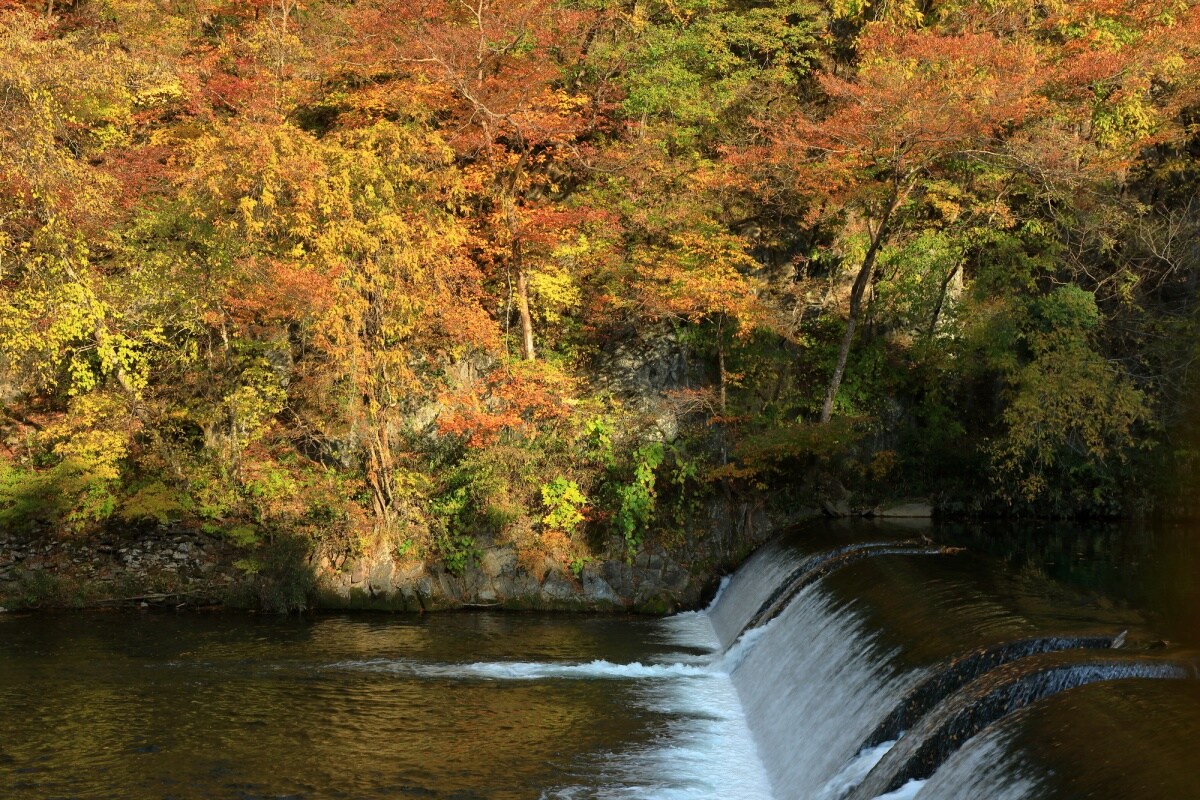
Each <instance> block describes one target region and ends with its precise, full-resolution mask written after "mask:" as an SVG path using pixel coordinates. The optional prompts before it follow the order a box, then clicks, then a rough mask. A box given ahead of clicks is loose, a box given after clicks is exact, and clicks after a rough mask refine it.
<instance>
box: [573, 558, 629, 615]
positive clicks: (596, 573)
mask: <svg viewBox="0 0 1200 800" xmlns="http://www.w3.org/2000/svg"><path fill="white" fill-rule="evenodd" d="M579 577H580V580H581V581H582V582H583V599H584V600H586V601H587V602H588V603H592V604H594V605H601V606H604V605H612V606H619V605H622V602H621V596H620V595H618V594H617V593H616V592H615V591H614V590H613V588H612V587H611V586H609V585H608V581H606V580H604V578H602V577H600V570H598V569H597V568H596V567H594V566H593V565H591V564H589V565H587V566H586V567H584V569H583V572H582V573H580V576H579Z"/></svg>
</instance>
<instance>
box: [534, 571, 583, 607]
mask: <svg viewBox="0 0 1200 800" xmlns="http://www.w3.org/2000/svg"><path fill="white" fill-rule="evenodd" d="M542 596H543V597H545V598H546V599H548V600H552V601H555V600H556V601H564V600H573V599H576V597H577V595H576V592H575V586H574V585H573V584H572V583H571V582H570V581H569V580H567V579H566V577H565V576H563V575H562V574H561V573H559V572H551V573H550V574H549V575H547V576H546V580H545V581H544V582H543V583H542Z"/></svg>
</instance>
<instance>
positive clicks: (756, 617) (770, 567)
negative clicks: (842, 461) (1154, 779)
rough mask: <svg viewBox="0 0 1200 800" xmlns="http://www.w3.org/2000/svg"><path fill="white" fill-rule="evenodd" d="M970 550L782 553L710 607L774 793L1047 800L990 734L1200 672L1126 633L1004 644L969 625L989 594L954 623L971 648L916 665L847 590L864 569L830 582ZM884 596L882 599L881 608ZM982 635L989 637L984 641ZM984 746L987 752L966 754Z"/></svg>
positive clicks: (762, 560) (776, 551) (847, 547)
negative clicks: (1000, 753)
mask: <svg viewBox="0 0 1200 800" xmlns="http://www.w3.org/2000/svg"><path fill="white" fill-rule="evenodd" d="M954 552H958V549H957V548H946V547H939V546H936V545H932V544H930V543H928V542H927V541H903V542H874V541H872V542H858V543H852V544H844V545H839V546H836V547H833V548H828V549H825V550H822V551H820V552H816V553H807V554H797V553H796V552H795V549H789V548H787V547H784V546H768V547H767V548H764V549H763V550H761V551H760V552H759V553H757V554H756V555H755V556H754V557H752V558H751V559H750V560H748V561H747V563H746V564H745V565H743V567H742V568H741V569H740V570H738V572H737V573H735V574H734V575H733V576H732V577H731V578H730V579H729V580H728V581H727V583H726V584H725V585H724V588H723V591H722V592H721V594H720V595H719V596H718V598H716V600H714V602H713V603H712V604H711V605H710V607H709V608H708V609H707V610H706V612H701V613H702V614H704V615H705V616H707V619H708V621H709V623H711V626H712V628H713V631H714V633H715V640H716V641H719V642H720V646H724V648H725V649H724V651H723V652H722V651H717V652H716V653H715V654H714V657H713V660H712V662H711V667H712V668H714V669H717V670H719V671H721V672H723V673H726V674H728V675H729V676H730V678H731V680H732V684H733V686H734V688H735V689H736V692H737V696H738V697H739V698H740V701H741V706H742V708H743V711H744V715H745V719H746V723H747V725H748V728H749V730H750V732H751V733H752V735H753V739H754V741H755V743H756V745H757V755H758V759H759V761H760V762H761V765H762V768H763V769H764V770H765V772H766V775H767V776H768V778H769V780H770V784H771V791H772V795H773V798H774V800H843V799H844V800H874V799H875V798H880V800H884V799H885V798H886V800H905V799H906V798H914V797H917V796H918V794H919V795H920V798H921V800H941V798H947V799H948V798H950V797H960V798H970V797H988V798H989V799H990V800H1026V799H1027V798H1032V797H1033V795H1032V794H1031V792H1032V790H1033V788H1034V784H1033V783H1032V782H1031V781H1030V780H1027V779H1026V778H1024V777H1020V776H1019V775H1016V774H1015V773H1013V772H1012V770H1009V772H1006V773H1004V774H1000V772H999V771H998V769H999V768H997V769H990V768H985V766H984V764H985V762H986V761H987V759H989V758H990V757H991V756H992V755H993V754H994V753H995V752H997V750H999V749H1002V748H1003V744H1004V742H1003V741H1002V740H1001V739H1000V738H998V737H996V736H994V735H990V733H989V735H985V736H978V737H977V736H976V734H979V733H980V732H982V731H985V730H986V731H989V732H990V731H991V728H989V726H990V725H991V724H992V723H993V722H995V721H996V720H998V719H1000V718H1002V717H1004V716H1005V715H1007V714H1009V713H1011V712H1013V711H1015V710H1017V709H1020V708H1022V707H1024V706H1026V705H1028V704H1029V703H1033V702H1036V701H1037V700H1038V699H1040V698H1043V697H1047V696H1049V695H1051V694H1054V693H1057V692H1061V691H1064V690H1066V689H1069V688H1071V687H1074V686H1081V685H1083V684H1086V683H1091V682H1095V681H1111V680H1120V679H1125V678H1187V677H1195V676H1196V674H1197V673H1196V667H1195V666H1194V665H1193V664H1191V663H1190V662H1186V661H1181V660H1178V659H1174V660H1173V659H1171V658H1152V657H1149V656H1147V655H1145V654H1138V653H1126V652H1124V651H1119V650H1117V649H1116V648H1120V647H1121V646H1122V645H1123V644H1124V642H1125V637H1126V634H1125V632H1120V633H1117V632H1114V633H1112V634H1110V635H1103V636H1097V635H1087V636H1072V635H1065V634H1055V635H1041V636H1036V635H1035V636H1029V635H1026V636H1024V637H1023V638H1018V639H1013V640H1009V641H1001V642H994V639H995V638H996V637H997V634H1001V635H1002V634H1003V628H998V627H997V626H996V625H995V624H994V622H993V621H992V620H991V619H989V620H988V624H987V625H985V626H982V627H980V629H979V630H978V631H977V632H976V631H974V630H971V629H969V626H970V625H971V624H977V623H974V620H975V619H977V617H975V616H972V613H971V612H972V611H973V610H974V608H977V606H971V605H970V603H972V602H975V603H978V602H980V601H979V599H978V596H977V595H965V594H964V598H966V599H964V600H963V602H964V603H967V604H968V605H967V606H965V607H964V609H963V610H962V614H961V617H955V618H954V619H947V620H946V621H945V622H944V624H946V625H953V624H955V621H956V620H958V621H960V623H961V620H967V621H969V622H968V626H965V627H964V629H962V630H958V629H956V636H955V637H953V640H954V641H958V640H960V639H961V640H962V641H964V642H966V643H967V644H966V645H965V647H964V649H962V650H961V651H959V652H957V653H955V654H953V655H951V656H949V657H944V658H942V660H940V661H939V660H931V662H930V663H920V661H918V662H916V663H914V662H913V661H912V659H911V658H905V657H903V656H902V648H903V647H904V646H903V645H902V644H895V643H894V642H896V639H895V638H890V639H889V637H888V636H884V635H882V633H883V632H882V630H881V626H880V624H879V620H878V619H876V617H877V616H878V615H875V616H872V614H871V613H869V612H870V610H871V609H870V608H868V607H867V606H866V605H865V604H864V603H863V602H862V601H860V600H858V599H856V598H855V597H853V596H849V597H847V596H846V591H845V587H846V586H847V585H850V586H854V585H857V584H855V583H854V580H860V579H861V576H859V577H856V578H854V579H853V580H850V581H849V583H847V582H845V581H840V580H839V581H838V582H837V583H836V584H834V585H836V586H837V587H840V588H839V589H837V590H836V591H835V589H834V585H831V584H830V583H829V581H830V580H832V577H831V576H832V575H833V573H834V572H836V571H838V570H842V569H843V568H846V567H849V566H851V565H853V564H858V563H860V562H862V561H864V560H866V559H873V558H876V557H885V556H886V557H892V558H901V559H904V558H907V557H910V556H916V555H939V554H948V553H954ZM875 563H880V562H875ZM867 574H873V573H867ZM884 574H886V573H884ZM882 596H883V595H880V594H879V593H876V598H877V599H876V603H877V604H878V602H879V599H878V598H879V597H882ZM917 600H919V596H917V597H912V598H909V597H905V596H902V595H900V596H897V598H896V602H898V603H908V602H914V601H917ZM945 604H946V598H945V596H943V595H939V596H938V597H937V600H936V603H935V606H931V608H934V607H936V609H937V610H938V611H939V612H941V611H944V609H945ZM1006 613H1010V615H1012V617H1013V620H1014V621H1013V622H1012V623H1011V625H1009V629H1011V630H1021V629H1023V628H1024V629H1027V628H1028V627H1029V626H1030V625H1031V624H1033V623H1031V622H1030V621H1029V620H1027V619H1024V618H1022V617H1020V616H1019V614H1017V612H1015V611H1014V612H1006ZM922 619H923V618H922ZM931 619H938V617H937V616H936V615H935V616H934V617H931ZM884 621H886V615H885V618H884ZM939 621H940V620H939ZM694 623H695V620H693V621H692V624H694ZM883 627H886V626H883ZM972 636H978V637H979V639H982V640H983V642H985V643H984V644H976V645H974V646H971V645H970V641H971V638H972ZM989 638H990V639H992V640H993V642H991V643H987V642H988V639H989ZM889 641H891V642H893V644H888V642H889ZM900 641H901V642H902V641H903V637H901V639H900ZM939 641H940V640H939ZM925 652H928V650H926V651H925ZM973 737H974V739H973ZM968 741H970V742H971V746H970V747H969V748H966V749H964V750H962V751H961V752H958V751H959V748H960V747H961V746H962V745H963V744H964V742H968ZM948 759H949V761H948ZM944 763H945V764H946V765H947V766H946V768H945V769H943V770H941V771H939V767H941V766H942V765H943V764H944ZM947 770H949V771H947ZM935 773H936V774H935ZM985 787H987V790H986V791H984V789H985Z"/></svg>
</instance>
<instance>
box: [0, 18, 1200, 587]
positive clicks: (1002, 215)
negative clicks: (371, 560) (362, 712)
mask: <svg viewBox="0 0 1200 800" xmlns="http://www.w3.org/2000/svg"><path fill="white" fill-rule="evenodd" d="M1198 125H1200V4H1198V3H1196V2H1195V1H1194V0H1178V1H1177V0H1081V1H1079V2H1066V1H1065V0H1051V1H1050V2H1046V1H1045V0H1041V1H1039V2H1033V1H1032V0H944V1H942V0H925V1H923V2H921V1H918V0H874V1H872V0H832V2H808V1H807V0H329V1H326V0H307V1H306V2H300V0H220V1H217V0H76V2H65V1H64V0H38V2H36V3H33V2H30V3H25V2H19V1H17V0H0V403H2V404H3V406H2V407H3V410H4V415H3V418H2V420H0V426H2V433H3V441H2V444H0V524H2V525H4V526H6V527H10V528H13V529H24V530H30V531H38V530H52V531H55V532H58V533H63V534H74V535H82V536H86V535H88V533H89V532H90V531H95V530H97V529H99V528H102V527H105V526H113V525H117V526H127V525H147V524H149V525H153V524H160V525H176V524H178V525H188V526H196V527H201V528H203V529H204V530H206V531H212V532H214V533H223V534H225V535H230V536H233V537H235V539H237V540H238V541H240V542H243V543H245V544H246V545H247V546H252V545H253V543H254V542H255V541H257V540H258V539H260V538H262V537H264V536H267V535H269V534H270V532H272V531H278V530H287V531H289V532H293V533H299V534H301V535H303V536H305V537H309V538H310V539H311V540H312V541H313V542H316V543H324V544H325V545H328V546H331V547H335V548H344V549H348V550H353V549H354V548H361V547H363V546H364V542H366V541H368V540H370V539H372V538H373V537H387V538H388V539H389V540H390V541H392V542H394V543H395V547H396V549H397V552H398V553H401V554H405V555H411V556H413V557H417V558H427V559H440V560H441V561H442V562H443V563H445V564H446V565H447V566H448V567H449V568H450V569H452V570H455V569H462V567H463V565H464V564H466V563H467V562H468V561H469V560H470V559H471V558H473V557H474V555H475V554H476V553H477V546H478V542H479V541H480V540H481V537H491V538H493V539H503V540H505V541H509V542H512V543H514V544H516V545H517V546H518V547H519V548H520V549H521V551H522V552H527V553H531V554H542V553H546V554H550V555H551V556H552V557H554V558H557V559H561V560H563V562H564V563H569V564H571V565H573V566H575V567H576V568H578V565H580V564H582V563H585V562H586V560H588V559H589V558H591V557H593V555H595V554H597V553H599V552H600V551H601V550H603V548H605V547H607V546H609V545H608V544H606V542H609V540H610V539H612V540H613V541H615V542H617V544H618V545H619V546H620V547H623V548H627V549H628V551H629V552H633V551H634V550H636V549H637V548H638V547H639V546H640V545H641V544H642V542H643V539H644V538H645V537H647V536H656V537H660V538H661V539H662V541H663V542H665V543H666V544H668V545H669V544H670V543H671V542H677V541H679V537H681V536H685V535H686V534H687V532H688V531H689V530H690V529H691V527H692V526H696V525H703V524H705V519H706V512H705V511H704V509H705V508H706V504H708V503H710V502H712V501H713V500H714V498H726V499H727V500H728V499H729V498H747V497H753V496H770V497H771V498H772V502H776V503H780V504H803V503H809V504H812V503H814V502H816V501H817V500H818V499H820V497H821V496H822V495H823V493H827V492H829V491H830V488H829V487H830V486H839V487H847V488H849V489H850V490H851V491H853V492H854V493H855V496H856V497H857V498H859V499H860V500H861V501H862V502H864V503H869V502H873V501H874V500H878V499H879V498H881V497H883V496H885V495H892V496H896V495H908V496H918V495H919V496H927V497H931V498H934V499H935V501H936V502H937V504H938V505H939V506H940V507H942V508H943V509H945V510H947V511H950V512H957V513H1004V514H1014V513H1020V514H1042V515H1074V514H1117V513H1134V512H1137V511H1146V510H1150V509H1153V508H1156V507H1158V508H1161V507H1162V506H1163V505H1164V504H1170V503H1172V502H1175V499H1176V498H1177V497H1178V496H1179V494H1180V493H1181V492H1182V491H1183V489H1184V486H1183V484H1181V482H1180V476H1186V475H1189V474H1194V473H1195V470H1196V468H1197V466H1200V439H1198V438H1197V437H1198V436H1200V427H1198V426H1200V406H1198V404H1197V402H1196V401H1195V399H1194V398H1195V397H1196V396H1197V389H1198V388H1200V387H1198V386H1197V383H1196V381H1197V376H1196V375H1195V372H1194V370H1193V365H1194V362H1195V361H1196V359H1197V356H1198V355H1200V338H1198V336H1197V333H1198V331H1197V323H1198V322H1200V318H1198V317H1197V305H1196V304H1197V292H1198V290H1200V285H1198V281H1200V200H1197V197H1196V195H1197V187H1198V186H1200V166H1198V165H1200V162H1198V161H1197V158H1198V156H1200V127H1198ZM239 537H240V538H239Z"/></svg>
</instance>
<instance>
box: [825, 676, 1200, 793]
mask: <svg viewBox="0 0 1200 800" xmlns="http://www.w3.org/2000/svg"><path fill="white" fill-rule="evenodd" d="M1195 676H1196V668H1195V666H1193V665H1191V664H1187V663H1184V662H1175V661H1170V660H1159V659H1151V658H1147V657H1144V656H1136V655H1133V656H1129V657H1122V658H1118V657H1116V656H1115V655H1114V656H1105V657H1104V658H1103V659H1099V658H1095V657H1092V656H1089V655H1087V654H1083V655H1080V654H1070V655H1069V656H1068V655H1066V654H1061V653H1047V654H1043V655H1038V656H1031V657H1029V658H1025V659H1021V660H1018V661H1015V662H1013V663H1012V664H1007V665H1004V666H1001V667H998V668H997V669H995V670H992V671H991V672H988V673H986V674H984V675H983V676H982V677H980V678H979V679H977V680H975V681H974V682H972V683H971V684H969V685H967V686H966V687H965V688H963V689H961V690H960V691H958V692H956V693H954V694H952V695H950V696H949V697H947V698H946V699H945V700H943V701H942V702H941V703H939V704H938V706H937V707H936V708H934V709H933V710H931V711H930V712H929V713H927V714H926V715H925V716H923V717H922V718H921V720H920V722H918V723H917V725H916V726H915V727H914V728H913V730H911V731H909V732H908V733H907V734H906V735H905V736H904V737H903V738H902V739H900V741H899V742H897V743H896V745H895V746H894V747H893V748H891V750H889V751H888V753H887V755H885V756H884V757H883V758H882V759H881V760H880V761H879V763H878V764H877V765H876V766H875V768H874V769H872V770H871V773H870V774H869V775H868V776H867V777H866V779H865V780H863V782H862V783H861V784H859V785H858V787H857V788H856V789H855V790H854V791H853V792H851V793H850V794H849V795H848V796H847V797H848V798H849V800H872V798H876V797H879V796H881V795H884V794H886V793H888V792H893V791H895V790H897V789H899V788H901V787H902V786H903V785H904V784H905V783H907V782H908V781H911V780H919V779H922V778H927V777H929V776H930V775H932V774H933V773H934V772H935V771H936V770H937V768H938V767H939V766H941V765H942V763H943V762H944V761H945V760H946V758H947V757H948V756H949V755H950V754H951V753H952V752H954V750H956V749H957V748H958V746H959V745H961V744H962V742H964V741H966V740H967V739H969V738H970V737H972V736H974V735H975V734H976V733H978V732H979V731H981V730H983V729H984V728H986V727H987V726H988V725H990V724H991V723H993V722H995V721H996V720H998V719H1001V718H1002V717H1004V716H1005V715H1007V714H1011V713H1012V712H1014V711H1016V710H1018V709H1021V708H1024V707H1025V706H1027V705H1029V704H1030V703H1032V702H1034V701H1036V700H1040V699H1041V698H1043V697H1049V696H1050V695H1053V694H1057V693H1058V692H1062V691H1066V690H1067V689H1071V688H1074V687H1076V686H1083V685H1086V684H1088V683H1095V682H1096V681H1111V680H1120V679H1124V678H1153V679H1183V678H1192V677H1195Z"/></svg>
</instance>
